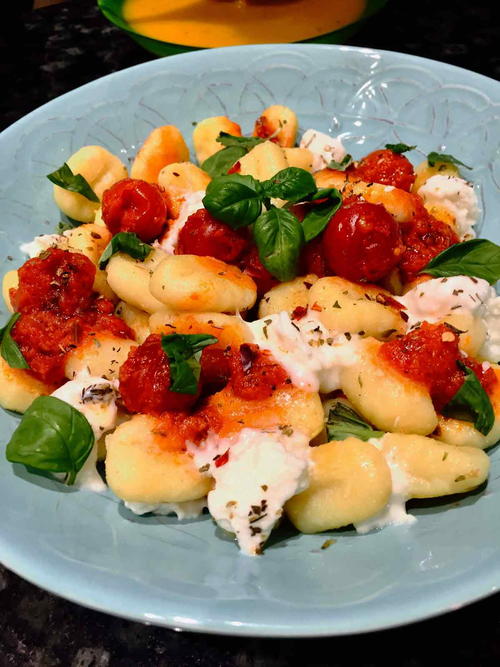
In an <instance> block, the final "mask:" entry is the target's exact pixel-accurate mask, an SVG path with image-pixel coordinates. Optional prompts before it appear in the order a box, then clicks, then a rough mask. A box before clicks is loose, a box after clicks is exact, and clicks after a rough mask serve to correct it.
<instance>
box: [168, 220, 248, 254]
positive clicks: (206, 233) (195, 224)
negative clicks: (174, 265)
mask: <svg viewBox="0 0 500 667" xmlns="http://www.w3.org/2000/svg"><path fill="white" fill-rule="evenodd" d="M248 245H249V241H248V236H247V234H246V232H245V231H237V230H235V229H232V228H231V227H230V226H229V225H226V224H225V223H224V222H220V220H217V219H216V218H214V217H213V216H212V215H210V213H209V212H208V211H207V210H206V209H205V208H201V209H200V210H199V211H196V212H195V213H193V214H192V215H190V216H189V218H188V219H187V220H186V223H185V225H184V227H183V228H182V229H181V231H180V232H179V239H178V241H177V246H176V248H175V253H176V254H177V255H208V256H209V257H215V258H216V259H220V260H222V261H223V262H228V263H231V262H234V261H236V260H237V259H238V257H240V255H241V254H242V253H243V251H244V250H245V249H246V248H247V246H248Z"/></svg>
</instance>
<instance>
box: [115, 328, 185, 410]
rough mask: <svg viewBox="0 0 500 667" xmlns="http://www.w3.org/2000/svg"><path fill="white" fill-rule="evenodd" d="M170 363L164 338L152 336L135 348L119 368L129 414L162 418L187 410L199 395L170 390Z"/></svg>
mask: <svg viewBox="0 0 500 667" xmlns="http://www.w3.org/2000/svg"><path fill="white" fill-rule="evenodd" d="M169 387H170V363H169V360H168V357H167V355H166V354H165V352H164V351H163V348H162V346H161V336H160V335H159V334H151V335H150V336H148V337H147V338H146V340H145V341H144V343H142V345H139V347H136V348H134V349H133V350H132V351H131V352H130V354H129V355H128V358H127V360H126V361H125V363H124V364H123V365H122V367H121V368H120V393H121V396H122V400H123V403H124V405H125V407H126V408H127V410H129V412H141V413H145V414H153V415H159V414H161V413H162V412H166V411H168V410H171V411H179V410H187V409H188V408H189V407H190V406H191V405H193V403H194V402H195V401H196V399H197V395H196V394H181V393H177V392H173V391H170V389H169Z"/></svg>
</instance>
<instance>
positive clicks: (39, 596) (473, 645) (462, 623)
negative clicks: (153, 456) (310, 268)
mask: <svg viewBox="0 0 500 667" xmlns="http://www.w3.org/2000/svg"><path fill="white" fill-rule="evenodd" d="M23 4H24V11H23ZM492 4H495V5H496V7H493V6H491V7H490V6H489V3H486V2H482V3H478V2H475V3H473V2H466V1H465V0H462V1H460V0H457V1H456V2H441V3H437V2H436V1H435V0H421V1H420V2H419V3H418V4H417V5H410V3H407V2H402V1H401V0H399V1H398V0H392V2H391V1H390V2H389V3H388V6H387V8H386V9H385V10H384V11H383V12H382V13H381V14H380V15H379V16H377V17H375V18H374V19H372V20H371V21H370V22H369V23H367V24H366V25H365V26H364V27H363V28H362V29H361V30H360V31H359V32H358V33H357V34H356V36H355V37H354V38H351V40H350V43H351V44H354V45H358V46H369V47H374V48H380V49H388V50H392V51H402V52H406V53H411V54H414V55H420V56H425V57H429V58H434V59H436V60H441V61H444V62H448V63H451V64H454V65H458V66H461V67H466V68H468V69H471V70H474V71H476V72H480V73H481V74H485V75H487V76H490V77H493V78H495V79H499V78H500V55H499V54H498V51H497V44H498V35H499V30H500V8H499V7H498V3H492ZM11 5H16V7H11V9H10V10H9V12H10V13H11V14H12V15H11V16H10V17H8V19H6V20H4V21H3V25H2V32H3V34H1V35H0V49H1V51H2V57H1V58H0V77H1V80H2V82H3V83H4V90H3V92H4V94H3V95H2V97H1V98H0V121H1V124H2V127H6V126H8V125H9V124H10V123H12V122H14V121H15V120H17V119H18V118H20V117H22V116H23V115H24V114H26V113H28V112H29V111H31V110H32V109H34V108H36V107H38V106H39V105H41V104H43V103H45V102H47V101H48V100H50V99H52V98H54V97H56V96H58V95H60V94H62V93H65V92H67V91H68V90H71V89H73V88H75V87H77V86H79V85H81V84H83V83H86V82H88V81H91V80H93V79H95V78H98V77H100V76H103V75H105V74H108V73H110V72H113V71H116V70H119V69H123V68H125V67H128V66H130V65H134V64H137V63H140V62H144V61H146V60H148V59H149V58H150V55H149V54H148V53H146V52H145V51H143V50H142V49H140V48H139V47H138V46H137V45H136V44H135V43H134V42H133V41H132V40H130V39H129V38H128V37H127V36H126V35H124V34H122V33H121V32H120V31H119V30H117V29H115V28H114V27H113V26H111V25H109V24H108V23H107V22H106V21H105V19H104V18H103V17H102V16H101V15H100V13H99V11H98V10H97V8H96V7H95V2H93V1H92V0H70V1H69V2H66V3H64V4H62V5H58V6H53V7H49V8H47V9H44V10H39V11H38V12H32V11H30V10H29V9H26V6H27V5H29V3H28V2H24V3H22V2H20V1H19V2H15V3H11ZM417 12H418V13H417ZM466 539H467V533H466V531H464V540H466ZM499 548H500V545H499ZM0 628H1V631H0V667H3V665H14V666H16V667H17V666H19V667H24V666H33V667H39V666H40V667H45V666H52V665H61V666H66V665H70V666H72V667H107V666H108V665H112V666H114V665H124V666H128V665H130V666H134V667H135V666H150V665H151V666H156V665H158V666H161V667H167V666H168V667H184V666H186V667H187V666H188V665H189V666H190V667H191V666H193V665H202V666H205V665H206V666H209V667H212V666H213V667H216V666H217V667H233V666H234V667H285V666H288V665H295V664H297V665H298V664H301V665H307V666H311V667H320V666H327V665H329V666H335V667H336V666H338V667H344V665H345V666H346V667H347V665H349V666H351V665H356V666H359V667H369V666H370V667H371V666H374V665H398V666H401V667H421V666H422V667H423V666H424V665H425V666H427V665H433V664H439V663H445V664H453V665H481V666H483V665H498V664H499V663H500V597H499V596H498V595H497V596H494V597H492V598H489V599H487V600H484V601H481V602H477V603H475V604H473V605H471V606H469V607H467V608H465V609H462V610H458V611H455V612H454V613H452V614H448V615H446V616H444V617H440V618H436V619H432V620H429V621H425V622H422V623H419V624H416V625H412V626H409V627H405V628H400V629H396V630H389V631H385V632H380V633H376V634H371V635H361V636H357V637H342V638H333V639H320V640H282V641H281V640H252V639H239V638H225V637H215V636H205V635H199V634H189V633H177V632H174V631H169V630H164V629H160V628H154V627H151V626H146V625H141V624H138V623H131V622H128V621H122V620H120V619H116V618H113V617H110V616H107V615H105V614H101V613H98V612H93V611H90V610H87V609H84V608H82V607H79V606H77V605H75V604H72V603H70V602H66V601H64V600H61V599H59V598H56V597H54V596H53V595H50V594H48V593H46V592H44V591H41V590H40V589H38V588H36V587H35V586H33V585H31V584H29V583H27V582H25V581H23V580H22V579H20V578H19V577H17V576H16V575H14V574H12V573H11V572H8V571H6V570H5V569H2V568H1V567H0Z"/></svg>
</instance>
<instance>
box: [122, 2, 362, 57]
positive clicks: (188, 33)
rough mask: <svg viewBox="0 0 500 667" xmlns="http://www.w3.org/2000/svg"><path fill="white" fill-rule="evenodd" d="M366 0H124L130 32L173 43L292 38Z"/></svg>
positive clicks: (323, 26) (337, 19)
mask: <svg viewBox="0 0 500 667" xmlns="http://www.w3.org/2000/svg"><path fill="white" fill-rule="evenodd" d="M365 7H366V0H125V3H124V5H123V17H124V19H125V21H127V23H128V24H129V25H130V26H131V27H132V28H133V29H134V30H135V32H137V33H140V34H141V35H145V36H146V37H152V38H153V39H159V40H161V41H165V42H170V43H173V44H182V45H184V46H199V47H217V46H233V45H236V44H266V43H272V42H296V41H301V40H303V39H311V38H312V37H317V36H318V35H324V34H326V33H329V32H333V31H334V30H339V29H340V28H343V27H344V26H346V25H349V24H350V23H353V22H355V21H356V20H357V19H358V18H359V17H360V16H361V15H362V13H363V11H364V9H365Z"/></svg>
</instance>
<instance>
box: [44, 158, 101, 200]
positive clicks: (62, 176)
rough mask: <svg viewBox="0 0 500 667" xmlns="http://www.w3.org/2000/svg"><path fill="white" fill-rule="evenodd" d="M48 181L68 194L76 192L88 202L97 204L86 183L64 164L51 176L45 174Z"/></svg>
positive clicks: (96, 198) (94, 195) (93, 193)
mask: <svg viewBox="0 0 500 667" xmlns="http://www.w3.org/2000/svg"><path fill="white" fill-rule="evenodd" d="M47 178H48V179H49V181H51V182H52V183H54V184H55V185H58V186H59V187H61V188H63V189H64V190H69V191H70V192H76V193H77V194H79V195H82V197H85V199H88V200H89V201H94V202H97V203H99V197H98V196H97V195H96V193H95V192H94V191H93V190H92V188H91V187H90V185H89V184H88V182H87V181H86V180H85V178H84V177H83V176H82V175H81V174H74V173H73V172H72V171H71V168H70V167H69V165H68V164H66V162H65V163H64V164H63V166H62V167H59V169H56V171H53V172H52V173H51V174H47Z"/></svg>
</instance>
